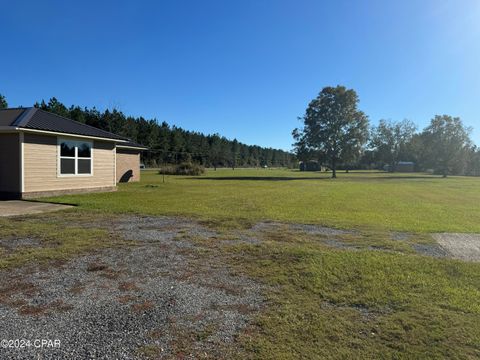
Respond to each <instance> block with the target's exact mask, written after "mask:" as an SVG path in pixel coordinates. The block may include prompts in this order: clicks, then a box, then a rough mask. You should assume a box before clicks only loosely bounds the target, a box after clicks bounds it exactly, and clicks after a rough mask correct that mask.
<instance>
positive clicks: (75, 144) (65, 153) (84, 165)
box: [59, 140, 92, 175]
mask: <svg viewBox="0 0 480 360" xmlns="http://www.w3.org/2000/svg"><path fill="white" fill-rule="evenodd" d="M59 147H60V161H59V166H60V171H59V174H60V175H91V174H92V143H91V142H88V141H72V140H59Z"/></svg>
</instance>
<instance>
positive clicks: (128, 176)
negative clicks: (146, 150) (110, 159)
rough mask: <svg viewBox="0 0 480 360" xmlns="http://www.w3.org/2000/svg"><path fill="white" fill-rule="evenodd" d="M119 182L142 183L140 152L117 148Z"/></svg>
mask: <svg viewBox="0 0 480 360" xmlns="http://www.w3.org/2000/svg"><path fill="white" fill-rule="evenodd" d="M117 181H118V182H131V181H140V152H139V151H138V150H130V149H119V148H117Z"/></svg>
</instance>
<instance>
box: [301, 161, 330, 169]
mask: <svg viewBox="0 0 480 360" xmlns="http://www.w3.org/2000/svg"><path fill="white" fill-rule="evenodd" d="M299 169H300V171H324V170H325V169H324V168H323V167H322V165H320V163H319V162H318V161H316V160H309V161H300V164H299Z"/></svg>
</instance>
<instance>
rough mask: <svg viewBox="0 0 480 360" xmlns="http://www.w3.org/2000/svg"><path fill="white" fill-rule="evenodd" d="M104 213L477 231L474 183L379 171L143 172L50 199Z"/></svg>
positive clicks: (478, 183)
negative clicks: (100, 188)
mask: <svg viewBox="0 0 480 360" xmlns="http://www.w3.org/2000/svg"><path fill="white" fill-rule="evenodd" d="M50 200H53V201H56V202H63V203H72V204H77V205H80V207H81V208H82V209H91V210H101V211H104V212H114V213H125V212H134V213H140V214H151V215H186V216H193V217H198V218H201V219H204V220H207V221H211V222H215V221H217V222H222V223H224V224H227V225H228V224H232V225H238V224H243V223H246V224H252V223H255V222H257V221H259V220H278V221H285V222H298V223H312V224H323V225H327V226H332V227H341V228H359V227H366V228H373V229H384V230H398V231H414V232H443V231H445V232H480V221H478V219H480V206H479V204H480V179H479V178H468V177H450V178H447V179H442V178H440V177H438V176H430V175H424V174H400V175H399V174H386V173H378V172H351V173H350V174H345V173H340V174H339V178H338V179H336V180H332V179H330V178H329V175H328V174H325V173H323V174H321V173H303V172H299V171H292V170H282V169H280V170H277V169H267V170H264V169H262V170H255V169H247V170H242V169H239V170H235V171H232V170H225V169H222V170H218V171H213V170H210V171H208V172H207V175H205V176H202V177H198V178H189V177H175V176H167V178H166V182H165V183H162V176H161V175H158V174H157V173H156V172H155V171H145V172H143V173H142V181H141V182H140V183H137V184H121V185H120V187H119V190H118V192H116V193H105V194H93V195H92V194H91V195H74V196H63V197H58V198H53V199H50Z"/></svg>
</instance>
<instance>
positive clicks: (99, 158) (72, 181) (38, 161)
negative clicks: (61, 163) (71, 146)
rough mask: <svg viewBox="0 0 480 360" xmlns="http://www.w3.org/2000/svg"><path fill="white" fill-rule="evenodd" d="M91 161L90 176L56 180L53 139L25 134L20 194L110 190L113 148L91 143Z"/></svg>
mask: <svg viewBox="0 0 480 360" xmlns="http://www.w3.org/2000/svg"><path fill="white" fill-rule="evenodd" d="M62 138H67V137H62ZM68 138H69V139H72V140H79V141H81V140H82V139H79V138H74V137H68ZM92 161H93V175H90V176H58V169H57V167H58V146H57V136H47V135H36V134H35V135H34V134H25V144H24V172H25V176H24V184H25V185H24V186H25V189H24V191H25V192H26V193H28V192H41V191H58V190H69V189H71V190H77V189H89V188H99V187H108V186H114V185H115V144H114V143H111V142H104V141H93V159H92Z"/></svg>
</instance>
